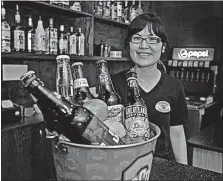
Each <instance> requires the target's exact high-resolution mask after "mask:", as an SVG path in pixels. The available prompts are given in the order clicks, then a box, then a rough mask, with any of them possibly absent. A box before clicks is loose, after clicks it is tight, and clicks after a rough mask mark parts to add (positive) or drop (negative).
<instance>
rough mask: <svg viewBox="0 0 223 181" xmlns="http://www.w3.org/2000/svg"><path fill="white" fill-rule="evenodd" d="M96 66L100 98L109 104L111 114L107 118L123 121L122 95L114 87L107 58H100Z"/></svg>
mask: <svg viewBox="0 0 223 181" xmlns="http://www.w3.org/2000/svg"><path fill="white" fill-rule="evenodd" d="M96 66H97V80H98V98H99V99H101V100H103V101H104V102H105V103H106V104H107V106H108V111H109V115H108V118H107V119H113V120H116V121H118V122H121V121H122V110H123V105H122V104H121V98H120V96H119V95H118V93H117V92H116V91H115V89H114V87H113V83H112V80H111V77H110V73H109V71H108V67H107V62H106V61H105V60H98V61H97V62H96ZM114 115H116V116H114Z"/></svg>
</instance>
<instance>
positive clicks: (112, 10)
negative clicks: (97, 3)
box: [111, 0, 117, 21]
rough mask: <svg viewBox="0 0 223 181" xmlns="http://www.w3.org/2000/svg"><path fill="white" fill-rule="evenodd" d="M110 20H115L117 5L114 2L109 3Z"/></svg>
mask: <svg viewBox="0 0 223 181" xmlns="http://www.w3.org/2000/svg"><path fill="white" fill-rule="evenodd" d="M111 19H112V20H115V21H116V20H117V3H116V2H115V1H114V0H112V3H111Z"/></svg>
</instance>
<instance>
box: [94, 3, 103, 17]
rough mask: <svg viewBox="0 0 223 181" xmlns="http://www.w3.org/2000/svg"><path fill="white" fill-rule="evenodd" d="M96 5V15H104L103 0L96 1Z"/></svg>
mask: <svg viewBox="0 0 223 181" xmlns="http://www.w3.org/2000/svg"><path fill="white" fill-rule="evenodd" d="M95 4H96V6H95V16H98V17H102V15H103V4H102V0H98V2H97V3H96V2H95Z"/></svg>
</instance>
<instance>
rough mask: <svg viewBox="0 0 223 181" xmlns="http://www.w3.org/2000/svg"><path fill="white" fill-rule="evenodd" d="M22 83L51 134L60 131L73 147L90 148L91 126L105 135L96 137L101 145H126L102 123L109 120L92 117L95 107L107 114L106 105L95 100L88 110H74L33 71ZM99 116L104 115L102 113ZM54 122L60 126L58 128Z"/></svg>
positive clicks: (73, 106) (83, 107)
mask: <svg viewBox="0 0 223 181" xmlns="http://www.w3.org/2000/svg"><path fill="white" fill-rule="evenodd" d="M20 79H21V81H22V83H23V85H24V87H25V88H26V89H27V91H28V92H29V94H30V95H31V97H32V98H33V100H34V102H35V103H37V105H38V106H39V107H40V109H41V111H42V114H43V116H44V120H45V121H46V128H47V129H48V130H49V131H57V132H58V133H59V134H63V135H64V136H66V137H67V138H68V139H70V141H71V142H74V143H80V144H91V135H90V136H89V133H90V132H89V130H90V128H89V126H90V125H91V129H92V128H94V127H93V126H92V125H97V128H98V129H100V130H101V133H102V134H101V135H94V136H96V141H97V142H98V143H99V144H102V143H103V144H105V145H120V144H125V143H124V142H122V140H121V139H119V137H117V136H116V135H115V134H114V132H112V131H111V130H109V128H108V127H107V126H106V125H104V124H103V122H102V120H103V119H105V118H106V117H105V116H104V117H100V116H99V115H97V113H96V114H95V115H94V114H93V113H92V112H95V111H94V109H95V108H94V106H97V107H99V109H100V110H105V108H106V104H105V103H104V102H103V101H100V100H97V99H94V101H91V104H89V103H88V105H86V106H84V105H83V106H75V105H73V104H71V103H70V102H69V101H66V100H64V99H62V97H61V96H60V95H59V94H58V93H55V92H52V91H51V90H49V89H48V88H46V87H45V86H44V83H43V82H41V81H40V79H39V78H37V77H36V75H35V72H34V71H29V72H27V73H25V74H24V75H22V77H21V78H20ZM88 102H89V101H88ZM98 114H100V115H101V113H99V112H98ZM104 115H106V114H104ZM99 117H100V118H99ZM55 122H57V123H58V124H55ZM94 122H96V124H95V123H94Z"/></svg>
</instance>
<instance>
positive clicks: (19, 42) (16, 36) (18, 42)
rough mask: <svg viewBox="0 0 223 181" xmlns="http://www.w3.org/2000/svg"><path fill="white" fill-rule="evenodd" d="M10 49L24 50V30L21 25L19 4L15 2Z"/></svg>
mask: <svg viewBox="0 0 223 181" xmlns="http://www.w3.org/2000/svg"><path fill="white" fill-rule="evenodd" d="M11 37H12V51H15V52H24V51H25V31H24V27H23V26H22V25H21V16H20V12H19V6H18V4H16V13H15V26H14V27H13V28H12V36H11Z"/></svg>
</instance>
